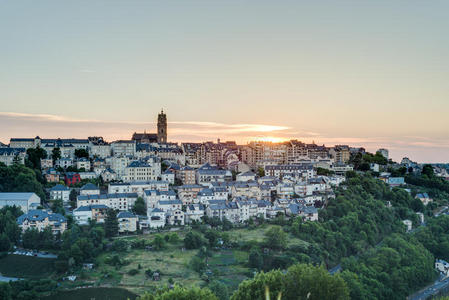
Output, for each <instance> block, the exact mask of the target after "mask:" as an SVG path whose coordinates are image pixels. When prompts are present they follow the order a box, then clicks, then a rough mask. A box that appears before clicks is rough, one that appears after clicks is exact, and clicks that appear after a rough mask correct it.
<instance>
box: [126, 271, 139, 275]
mask: <svg viewBox="0 0 449 300" xmlns="http://www.w3.org/2000/svg"><path fill="white" fill-rule="evenodd" d="M136 274H139V270H136V269H131V270H129V271H128V275H130V276H134V275H136Z"/></svg>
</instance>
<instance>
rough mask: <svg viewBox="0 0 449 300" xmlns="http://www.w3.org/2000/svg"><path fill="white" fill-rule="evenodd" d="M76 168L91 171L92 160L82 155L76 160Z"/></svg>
mask: <svg viewBox="0 0 449 300" xmlns="http://www.w3.org/2000/svg"><path fill="white" fill-rule="evenodd" d="M76 168H77V169H84V170H85V171H90V160H89V159H87V158H85V157H81V158H80V159H78V160H77V162H76Z"/></svg>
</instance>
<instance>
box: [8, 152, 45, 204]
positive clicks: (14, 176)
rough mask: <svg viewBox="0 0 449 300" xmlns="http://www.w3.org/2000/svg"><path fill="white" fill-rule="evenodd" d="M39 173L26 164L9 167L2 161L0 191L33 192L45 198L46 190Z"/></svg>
mask: <svg viewBox="0 0 449 300" xmlns="http://www.w3.org/2000/svg"><path fill="white" fill-rule="evenodd" d="M44 152H45V151H44ZM39 164H40V159H39ZM37 173H38V174H39V175H41V173H40V171H39V170H32V169H30V168H27V167H25V166H24V165H19V164H13V165H11V166H9V167H7V166H6V165H5V164H3V163H0V192H33V193H36V194H37V195H38V196H39V197H40V198H41V200H45V199H46V198H45V192H44V189H43V187H42V184H41V182H39V181H38V175H37ZM41 176H42V175H41Z"/></svg>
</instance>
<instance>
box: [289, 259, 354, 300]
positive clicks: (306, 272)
mask: <svg viewBox="0 0 449 300" xmlns="http://www.w3.org/2000/svg"><path fill="white" fill-rule="evenodd" d="M306 298H307V299H309V300H319V299H341V300H343V299H349V290H348V287H347V286H346V283H345V282H344V280H343V279H342V278H341V277H340V275H331V274H329V272H328V271H327V270H326V269H324V267H319V268H317V267H314V266H312V265H306V264H298V265H293V266H291V267H290V268H289V269H288V271H287V273H286V274H285V275H284V280H283V292H282V299H306Z"/></svg>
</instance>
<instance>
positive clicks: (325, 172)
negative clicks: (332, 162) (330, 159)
mask: <svg viewBox="0 0 449 300" xmlns="http://www.w3.org/2000/svg"><path fill="white" fill-rule="evenodd" d="M316 173H317V175H319V176H329V175H333V174H335V172H334V171H332V170H329V169H325V168H321V167H318V168H317V169H316Z"/></svg>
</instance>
